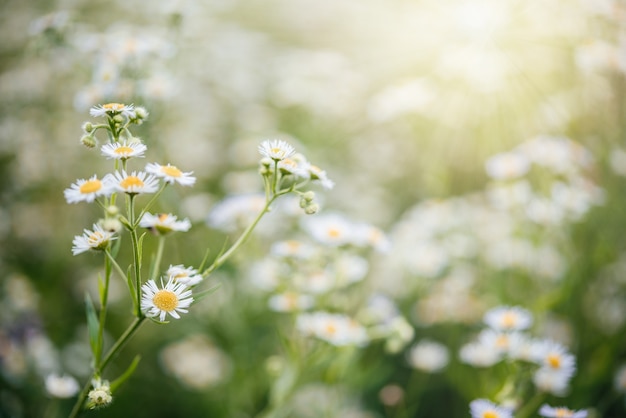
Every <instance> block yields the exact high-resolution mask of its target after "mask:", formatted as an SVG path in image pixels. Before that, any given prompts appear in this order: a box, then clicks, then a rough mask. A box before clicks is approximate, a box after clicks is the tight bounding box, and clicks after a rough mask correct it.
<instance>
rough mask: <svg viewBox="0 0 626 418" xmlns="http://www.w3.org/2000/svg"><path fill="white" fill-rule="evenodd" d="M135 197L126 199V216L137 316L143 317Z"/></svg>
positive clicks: (130, 196) (131, 196) (129, 196)
mask: <svg viewBox="0 0 626 418" xmlns="http://www.w3.org/2000/svg"><path fill="white" fill-rule="evenodd" d="M134 197H135V195H132V194H131V195H128V197H127V199H126V205H127V206H126V215H127V216H128V222H129V223H130V225H131V226H132V228H131V230H130V240H131V242H132V247H133V270H134V273H135V274H134V276H135V277H134V278H135V289H134V290H135V300H134V305H135V315H136V316H137V317H138V318H139V317H141V309H140V306H141V254H140V252H139V239H138V237H137V226H136V225H135V205H134Z"/></svg>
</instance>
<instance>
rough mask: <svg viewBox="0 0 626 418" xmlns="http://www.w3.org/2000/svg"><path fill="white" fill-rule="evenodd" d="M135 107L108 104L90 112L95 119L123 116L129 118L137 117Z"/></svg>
mask: <svg viewBox="0 0 626 418" xmlns="http://www.w3.org/2000/svg"><path fill="white" fill-rule="evenodd" d="M134 109H135V108H134V106H133V105H132V104H131V105H125V104H122V103H106V104H103V105H97V106H94V107H92V108H91V109H90V110H89V114H90V115H91V116H93V117H100V116H105V115H108V116H115V115H119V114H121V115H123V116H126V117H128V118H131V117H135V112H134Z"/></svg>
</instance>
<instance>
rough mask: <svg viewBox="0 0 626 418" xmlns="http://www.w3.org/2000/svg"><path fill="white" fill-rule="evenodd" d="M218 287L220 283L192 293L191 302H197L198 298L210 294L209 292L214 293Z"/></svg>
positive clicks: (220, 285)
mask: <svg viewBox="0 0 626 418" xmlns="http://www.w3.org/2000/svg"><path fill="white" fill-rule="evenodd" d="M220 287H222V284H221V283H218V284H216V285H215V286H213V287H210V288H208V289H207V290H203V291H202V292H198V293H195V294H194V295H193V303H197V302H199V301H200V299H202V298H204V297H206V296H208V295H210V294H211V293H214V292H215V291H216V290H217V289H219V288H220Z"/></svg>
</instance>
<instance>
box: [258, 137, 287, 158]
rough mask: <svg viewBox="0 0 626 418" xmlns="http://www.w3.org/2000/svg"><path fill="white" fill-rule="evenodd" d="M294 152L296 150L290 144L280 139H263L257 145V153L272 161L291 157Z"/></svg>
mask: <svg viewBox="0 0 626 418" xmlns="http://www.w3.org/2000/svg"><path fill="white" fill-rule="evenodd" d="M295 152H296V150H295V149H294V148H293V147H292V146H291V145H289V144H288V143H287V142H285V141H283V140H281V139H273V140H271V141H270V140H268V141H263V142H262V143H261V145H259V153H260V154H261V155H262V156H264V157H267V158H271V159H272V160H274V161H282V160H284V159H285V158H289V157H291V156H292V155H293V154H294V153H295Z"/></svg>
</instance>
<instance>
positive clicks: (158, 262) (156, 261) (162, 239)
mask: <svg viewBox="0 0 626 418" xmlns="http://www.w3.org/2000/svg"><path fill="white" fill-rule="evenodd" d="M163 248H165V236H164V235H160V236H159V246H158V247H157V253H156V258H155V259H154V266H153V267H152V274H151V275H150V280H156V278H157V275H158V274H159V269H160V266H161V258H163Z"/></svg>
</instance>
